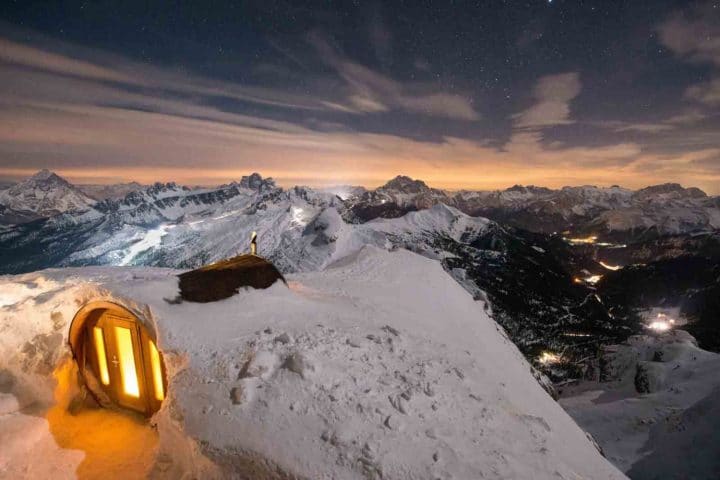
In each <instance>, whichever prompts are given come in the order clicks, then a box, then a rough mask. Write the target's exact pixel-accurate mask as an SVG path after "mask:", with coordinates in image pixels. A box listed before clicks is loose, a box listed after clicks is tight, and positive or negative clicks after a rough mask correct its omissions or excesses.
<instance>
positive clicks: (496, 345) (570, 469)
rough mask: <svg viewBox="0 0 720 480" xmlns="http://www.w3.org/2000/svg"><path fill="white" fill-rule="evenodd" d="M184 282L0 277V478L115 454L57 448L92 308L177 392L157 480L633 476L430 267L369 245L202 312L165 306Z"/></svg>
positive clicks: (162, 428) (163, 431)
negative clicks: (139, 334)
mask: <svg viewBox="0 0 720 480" xmlns="http://www.w3.org/2000/svg"><path fill="white" fill-rule="evenodd" d="M177 273H179V272H178V271H175V270H167V269H152V268H105V267H102V268H101V267H97V268H80V269H62V270H61V269H57V270H46V271H41V272H37V273H31V274H25V275H18V276H11V277H3V278H2V279H0V292H1V294H0V295H1V296H0V305H1V308H0V312H1V313H0V315H1V316H0V392H2V393H0V395H1V396H0V408H1V409H2V410H0V444H2V445H3V448H2V449H0V476H2V475H8V476H11V477H22V476H33V475H34V476H41V475H43V476H50V475H52V476H53V478H72V477H74V475H75V470H76V469H79V468H80V467H82V466H83V462H85V463H87V462H89V461H90V460H89V459H90V458H91V457H95V458H96V457H97V456H98V455H99V453H98V450H100V451H101V452H100V456H102V455H101V453H102V449H103V448H110V446H105V445H103V444H97V445H92V446H89V447H86V448H85V449H84V453H83V452H82V451H78V450H71V449H67V448H62V445H63V442H61V441H60V440H59V439H58V436H57V434H56V429H53V428H52V426H53V422H56V423H57V421H58V420H57V418H56V417H53V416H52V415H51V414H50V413H48V412H53V411H54V412H56V413H55V414H57V409H58V404H59V403H62V402H66V403H71V402H70V401H69V400H67V398H65V400H62V399H61V398H60V397H61V396H59V395H58V391H59V390H60V387H63V388H65V390H67V391H71V390H72V388H71V387H72V386H71V385H70V387H68V386H67V385H63V382H70V383H72V378H73V377H72V375H64V376H63V375H62V373H63V371H64V370H63V369H68V368H71V367H69V366H68V358H69V348H68V346H67V331H68V328H69V323H70V321H71V319H72V318H73V315H74V314H75V312H76V311H77V310H78V309H79V308H80V307H81V306H82V305H83V304H84V303H86V302H88V301H91V300H99V299H101V300H110V301H114V302H118V303H120V304H122V305H125V306H127V307H128V308H131V309H132V310H133V311H140V312H144V315H145V317H146V318H148V319H150V321H152V322H153V323H154V326H155V328H156V329H157V332H158V347H159V349H160V350H161V352H162V354H163V356H164V359H165V363H166V365H167V370H168V377H169V378H168V384H169V386H168V397H167V398H166V400H165V401H164V403H163V405H162V407H161V409H160V410H159V411H158V412H157V413H156V414H155V415H154V416H153V418H152V419H151V421H150V424H151V426H152V428H154V429H155V430H156V431H157V435H156V436H157V444H156V445H150V444H148V445H149V446H148V447H147V450H148V451H150V452H152V455H151V456H152V458H151V459H149V460H148V462H149V463H151V465H150V466H149V467H148V468H149V469H148V470H147V471H146V472H145V473H146V474H148V475H151V476H153V477H158V478H163V477H165V478H179V477H181V476H182V475H188V476H192V477H197V478H253V479H288V478H308V479H380V478H383V479H410V478H442V479H449V478H454V479H477V478H518V479H521V478H536V479H540V478H553V479H557V478H565V479H577V478H593V479H620V478H625V477H624V476H623V474H622V473H620V472H619V471H618V470H617V469H616V468H615V467H613V466H612V465H611V464H610V463H609V462H608V461H606V460H605V459H604V458H603V457H602V456H601V454H600V453H599V452H598V450H597V449H596V447H595V446H594V445H593V443H592V442H591V440H590V439H589V438H588V437H587V435H586V433H585V432H583V431H582V430H581V429H580V428H579V427H578V426H577V425H576V424H575V423H574V422H573V420H572V419H571V418H570V417H569V416H568V415H567V414H566V413H565V412H564V411H563V410H562V408H561V407H560V406H559V405H558V404H557V403H556V402H555V401H554V400H553V399H552V398H551V397H550V396H549V395H548V394H547V393H546V392H545V391H544V390H543V389H542V388H541V387H540V385H539V384H538V383H537V381H536V380H535V379H534V378H533V376H532V373H531V368H530V365H529V364H528V363H527V362H526V361H525V359H524V358H523V357H522V355H521V354H520V353H519V351H518V350H517V349H516V347H515V346H514V345H513V344H512V343H511V342H510V341H509V340H508V339H507V337H506V336H505V335H504V333H503V332H502V331H500V329H499V328H498V327H497V325H496V324H495V322H493V321H492V320H491V319H490V318H489V317H488V316H487V314H486V312H485V310H484V309H483V305H482V302H475V301H473V299H472V298H471V296H470V295H469V294H468V293H467V292H466V291H465V290H463V288H462V287H461V286H459V285H458V284H457V283H456V282H454V281H453V280H452V279H451V278H450V277H449V276H448V275H447V274H446V273H445V272H444V271H443V270H442V268H441V266H440V265H439V264H438V263H437V262H434V261H432V260H429V259H426V258H423V257H421V256H419V255H416V254H413V253H410V252H408V251H404V250H398V251H396V252H388V251H385V250H382V249H378V248H375V247H364V248H362V249H361V250H359V251H357V252H356V253H354V254H352V255H350V256H347V257H345V258H342V259H340V260H338V261H336V262H335V263H333V264H332V265H330V266H328V267H327V268H326V269H325V270H324V271H321V272H315V273H306V274H295V275H289V276H288V277H287V280H288V286H289V287H288V286H285V285H284V284H282V283H276V284H275V285H273V286H272V287H271V288H269V289H267V290H244V291H241V292H240V293H239V294H237V295H235V296H233V297H231V298H229V299H226V300H222V301H219V302H213V303H208V304H196V303H188V302H184V303H175V302H173V301H167V300H166V299H174V298H176V296H177V293H178V284H177V276H176V275H177ZM63 379H64V380H63ZM66 397H67V396H66ZM61 400H62V401H61ZM61 406H63V408H64V404H63V405H61ZM55 414H53V415H55ZM58 415H59V414H58ZM81 415H82V414H78V416H81ZM48 422H49V425H50V426H49V427H48ZM147 428H151V427H147ZM106 437H107V435H106ZM38 458H42V459H43V461H42V462H38ZM113 465H114V464H113ZM115 466H116V467H117V468H127V467H123V466H122V465H120V466H117V465H115ZM107 468H110V467H109V466H108V467H107ZM125 473H126V474H127V473H128V472H127V471H125Z"/></svg>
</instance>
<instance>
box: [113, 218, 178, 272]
mask: <svg viewBox="0 0 720 480" xmlns="http://www.w3.org/2000/svg"><path fill="white" fill-rule="evenodd" d="M173 226H174V225H160V226H158V227H157V228H153V229H151V230H148V231H147V232H146V233H145V234H144V235H143V236H142V237H141V238H140V241H138V242H136V243H134V244H132V245H131V246H130V249H129V250H128V253H127V254H126V255H125V257H123V259H122V260H121V261H120V263H119V265H120V266H124V265H129V264H130V262H132V260H133V259H134V258H135V257H136V256H137V255H138V254H140V253H142V252H145V251H147V250H150V249H151V248H155V247H158V246H159V245H160V243H161V242H162V239H163V237H164V236H165V235H167V232H168V230H169V229H171V228H173Z"/></svg>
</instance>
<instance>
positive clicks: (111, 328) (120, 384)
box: [88, 310, 148, 412]
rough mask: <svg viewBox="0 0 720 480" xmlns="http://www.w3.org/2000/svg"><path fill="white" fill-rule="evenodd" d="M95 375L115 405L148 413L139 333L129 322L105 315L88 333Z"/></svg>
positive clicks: (132, 320) (120, 317) (113, 315)
mask: <svg viewBox="0 0 720 480" xmlns="http://www.w3.org/2000/svg"><path fill="white" fill-rule="evenodd" d="M88 334H89V335H90V336H91V337H92V344H93V347H94V350H95V351H94V352H93V354H94V356H95V358H94V359H93V360H94V362H93V363H94V364H95V367H96V368H95V371H96V373H97V374H98V380H100V383H101V384H102V386H103V389H104V390H105V392H106V393H107V394H108V395H109V396H110V398H112V399H113V400H114V401H115V402H116V403H117V404H118V405H120V406H123V407H128V408H132V409H134V410H139V411H141V412H146V411H147V410H148V399H147V392H146V391H145V390H146V381H145V372H144V368H143V365H144V363H143V356H142V344H141V343H140V340H141V339H140V330H139V328H138V325H137V323H136V321H135V320H134V319H132V318H127V317H122V316H119V315H116V314H113V313H112V312H109V311H107V310H106V311H104V312H103V313H102V314H101V315H100V317H99V318H98V321H97V323H96V324H95V326H94V327H93V328H92V331H89V332H88Z"/></svg>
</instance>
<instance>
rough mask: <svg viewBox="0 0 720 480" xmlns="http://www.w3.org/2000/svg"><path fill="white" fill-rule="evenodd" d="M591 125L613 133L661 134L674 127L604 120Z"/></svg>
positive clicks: (661, 124)
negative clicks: (608, 129) (607, 129)
mask: <svg viewBox="0 0 720 480" xmlns="http://www.w3.org/2000/svg"><path fill="white" fill-rule="evenodd" d="M592 124H593V125H597V126H599V127H604V128H610V129H612V130H613V131H614V132H639V133H661V132H666V131H668V130H673V129H674V128H675V126H674V125H669V124H667V123H641V122H636V123H632V122H624V121H619V120H605V121H600V122H593V123H592Z"/></svg>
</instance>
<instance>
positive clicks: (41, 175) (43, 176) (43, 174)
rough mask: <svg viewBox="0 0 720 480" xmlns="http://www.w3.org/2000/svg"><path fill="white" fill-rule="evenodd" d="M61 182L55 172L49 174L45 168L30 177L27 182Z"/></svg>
mask: <svg viewBox="0 0 720 480" xmlns="http://www.w3.org/2000/svg"><path fill="white" fill-rule="evenodd" d="M50 179H52V180H63V179H62V178H61V177H59V176H58V175H57V174H56V173H55V172H51V171H50V170H48V169H47V168H43V169H42V170H40V171H39V172H37V173H36V174H35V175H33V176H32V177H30V178H29V179H28V180H34V181H46V180H50Z"/></svg>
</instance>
